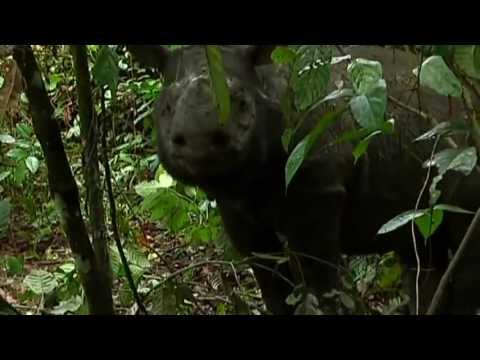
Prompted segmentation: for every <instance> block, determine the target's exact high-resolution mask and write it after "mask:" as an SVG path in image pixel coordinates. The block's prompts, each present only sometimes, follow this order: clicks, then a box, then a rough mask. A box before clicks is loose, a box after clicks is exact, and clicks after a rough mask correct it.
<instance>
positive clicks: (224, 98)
mask: <svg viewBox="0 0 480 360" xmlns="http://www.w3.org/2000/svg"><path fill="white" fill-rule="evenodd" d="M206 52H207V60H208V69H209V72H210V80H211V84H212V91H213V98H214V99H213V100H214V102H215V105H216V107H217V109H218V113H219V117H220V122H221V123H222V124H224V123H226V122H227V121H228V119H229V118H230V111H231V99H230V90H229V88H228V84H227V78H226V75H225V69H224V67H223V59H222V54H221V52H220V49H219V48H218V46H214V45H207V48H206Z"/></svg>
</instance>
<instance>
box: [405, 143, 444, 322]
mask: <svg viewBox="0 0 480 360" xmlns="http://www.w3.org/2000/svg"><path fill="white" fill-rule="evenodd" d="M440 139H441V136H438V137H437V138H436V140H435V144H434V145H433V149H432V153H431V155H430V162H432V161H433V158H434V156H435V152H436V151H437V146H438V143H439V142H440ZM431 172H432V166H429V167H428V169H427V176H426V177H425V182H424V183H423V186H422V189H421V190H420V193H419V194H418V198H417V202H416V204H415V213H416V212H417V211H418V208H419V207H420V202H421V200H422V197H423V194H424V193H425V190H426V189H427V186H428V182H429V180H430V174H431ZM411 232H412V240H413V250H414V252H415V260H416V262H417V269H416V270H417V273H416V276H415V312H416V315H419V313H420V290H419V283H420V272H421V263H420V255H419V254H418V246H417V237H416V235H415V219H412V221H411Z"/></svg>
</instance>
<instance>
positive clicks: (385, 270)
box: [378, 262, 402, 289]
mask: <svg viewBox="0 0 480 360" xmlns="http://www.w3.org/2000/svg"><path fill="white" fill-rule="evenodd" d="M401 279H402V266H401V265H400V264H399V263H398V262H395V263H394V264H393V265H392V266H382V270H381V274H380V276H379V279H378V286H379V287H380V288H382V289H391V288H393V287H394V286H395V285H396V284H397V283H399V282H400V281H401Z"/></svg>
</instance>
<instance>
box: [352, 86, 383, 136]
mask: <svg viewBox="0 0 480 360" xmlns="http://www.w3.org/2000/svg"><path fill="white" fill-rule="evenodd" d="M350 109H351V110H352V113H353V116H354V117H355V120H357V122H358V123H359V124H360V125H361V126H362V127H364V128H366V129H371V130H376V129H378V128H380V127H381V126H382V125H383V123H384V116H385V111H386V109H387V84H386V82H385V80H383V79H380V80H378V82H377V83H376V84H374V85H370V87H369V88H368V90H367V92H366V93H365V94H364V95H359V96H356V97H354V98H353V99H352V100H350Z"/></svg>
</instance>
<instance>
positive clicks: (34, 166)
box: [25, 156, 40, 174]
mask: <svg viewBox="0 0 480 360" xmlns="http://www.w3.org/2000/svg"><path fill="white" fill-rule="evenodd" d="M25 165H27V168H28V170H30V172H31V173H32V174H35V173H36V172H37V170H38V166H39V165H40V162H39V161H38V159H37V158H36V157H35V156H29V157H28V158H27V159H26V160H25Z"/></svg>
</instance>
